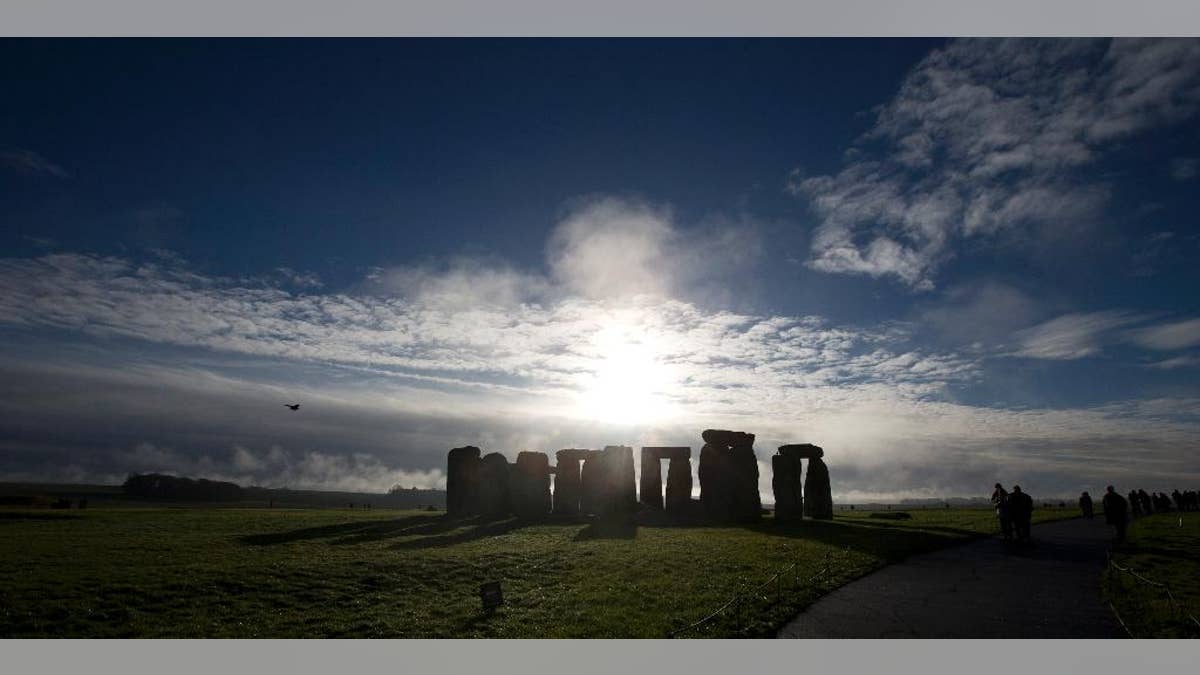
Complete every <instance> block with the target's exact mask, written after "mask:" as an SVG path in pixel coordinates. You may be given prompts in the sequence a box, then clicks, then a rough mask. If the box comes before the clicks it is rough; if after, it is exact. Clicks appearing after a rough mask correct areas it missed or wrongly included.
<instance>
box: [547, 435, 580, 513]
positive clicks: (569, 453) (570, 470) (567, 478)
mask: <svg viewBox="0 0 1200 675" xmlns="http://www.w3.org/2000/svg"><path fill="white" fill-rule="evenodd" d="M587 455H588V451H587V450H577V449H574V448H568V449H565V450H559V451H558V452H556V453H555V454H554V458H555V460H556V462H557V471H556V472H555V474H554V513H556V514H559V515H564V516H574V515H577V514H578V513H579V500H580V495H581V492H582V487H583V482H582V476H581V471H580V462H582V461H583V460H584V459H585V458H586V457H587Z"/></svg>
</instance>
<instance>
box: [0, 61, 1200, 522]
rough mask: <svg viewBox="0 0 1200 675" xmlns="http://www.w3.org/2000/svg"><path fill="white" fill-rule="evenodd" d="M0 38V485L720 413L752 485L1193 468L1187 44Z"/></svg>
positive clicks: (388, 468)
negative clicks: (748, 466) (805, 479)
mask: <svg viewBox="0 0 1200 675" xmlns="http://www.w3.org/2000/svg"><path fill="white" fill-rule="evenodd" d="M0 64H2V65H0V87H2V89H3V91H4V98H5V105H4V106H2V107H0V224H2V225H3V226H2V227H0V480H10V481H15V480H22V481H24V480H39V481H71V482H120V481H121V480H123V479H124V477H125V476H126V475H127V474H128V473H130V472H146V471H162V472H168V473H175V474H181V475H190V476H197V477H208V478H219V479H226V480H234V481H236V482H239V483H242V484H257V485H265V486H270V487H285V486H286V487H293V488H317V489H320V488H325V489H349V490H366V491H382V490H386V489H387V488H389V487H391V486H392V485H396V484H399V485H402V486H404V487H411V486H415V487H426V488H428V487H444V484H445V481H444V468H445V457H446V452H447V451H448V450H449V449H450V448H452V447H457V446H462V445H477V446H479V447H481V448H483V450H484V451H485V452H493V451H496V452H502V453H504V454H506V455H508V456H509V457H510V458H515V456H516V453H517V452H519V451H522V450H536V451H544V452H549V453H552V452H553V451H555V450H557V449H559V448H566V447H592V448H598V447H602V446H605V445H618V444H621V445H631V446H634V447H635V448H636V447H639V446H642V445H688V446H691V447H692V448H693V451H694V456H695V454H696V453H698V451H699V448H700V446H701V445H702V443H703V441H702V440H701V439H700V431H701V430H703V429H705V428H727V429H735V430H743V431H748V432H751V433H755V434H756V435H757V442H756V445H755V448H756V452H757V454H758V457H759V460H760V474H761V481H760V484H761V486H762V492H763V496H764V499H765V500H767V501H771V498H770V493H771V488H770V456H771V455H772V454H774V450H775V447H776V446H778V445H781V444H785V443H815V444H817V445H820V446H822V447H824V448H825V451H826V456H825V459H826V462H827V464H828V465H829V467H830V473H831V477H832V483H833V491H834V495H835V498H836V499H839V500H842V501H864V500H875V499H879V500H892V499H902V498H923V497H941V496H975V495H983V496H986V494H989V493H990V489H991V488H990V486H991V485H992V484H993V483H995V482H997V481H1001V482H1004V483H1005V484H1006V485H1011V484H1013V483H1018V484H1020V485H1021V486H1022V487H1023V488H1024V489H1025V490H1026V491H1028V492H1031V493H1032V494H1033V495H1034V496H1035V497H1037V496H1055V497H1057V496H1069V495H1073V494H1078V492H1080V491H1081V490H1089V491H1091V492H1093V493H1096V492H1098V491H1101V492H1102V491H1103V487H1104V486H1105V485H1106V484H1109V483H1112V484H1115V485H1117V487H1118V488H1121V489H1124V490H1128V489H1131V488H1134V487H1140V488H1144V489H1146V490H1150V491H1159V490H1166V491H1170V490H1171V489H1173V488H1176V487H1179V488H1180V489H1184V488H1185V487H1190V488H1192V489H1195V488H1196V483H1197V482H1200V457H1198V454H1197V449H1198V446H1200V294H1197V292H1196V289H1197V288H1200V265H1197V264H1196V260H1197V257H1198V254H1200V227H1198V224H1197V216H1196V214H1197V213H1200V190H1198V189H1197V187H1198V186H1200V40H1195V39H1181V40H1146V41H1142V40H1103V39H1101V40H1024V41H1023V40H1015V41H1002V40H944V39H937V40H915V39H896V40H881V39H794V40H740V39H721V40H701V39H670V40H629V39H626V40H595V39H588V40H426V39H394V40H290V39H289V40H228V39H223V40H167V39H153V40H42V39H39V40H15V39H7V40H0ZM293 402H298V403H300V404H301V408H300V409H299V410H297V411H295V412H293V411H290V410H288V409H287V408H285V407H283V404H284V403H293ZM693 464H695V462H693Z"/></svg>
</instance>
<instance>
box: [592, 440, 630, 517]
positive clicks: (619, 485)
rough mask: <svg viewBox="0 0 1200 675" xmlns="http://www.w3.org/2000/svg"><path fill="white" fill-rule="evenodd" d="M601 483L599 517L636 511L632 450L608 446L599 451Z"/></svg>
mask: <svg viewBox="0 0 1200 675" xmlns="http://www.w3.org/2000/svg"><path fill="white" fill-rule="evenodd" d="M600 458H601V465H600V466H601V467H603V468H602V473H601V481H600V495H599V496H598V500H597V501H598V504H597V513H598V514H599V515H601V516H620V515H624V514H632V513H633V512H634V511H636V510H637V483H636V481H635V480H634V471H633V448H631V447H629V446H627V445H609V446H605V448H604V450H603V451H601V454H600Z"/></svg>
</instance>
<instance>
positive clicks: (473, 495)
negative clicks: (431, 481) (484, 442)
mask: <svg viewBox="0 0 1200 675" xmlns="http://www.w3.org/2000/svg"><path fill="white" fill-rule="evenodd" d="M479 468H480V467H479V448H477V447H475V446H473V445H468V446H464V447H461V448H454V449H453V450H451V451H450V452H449V453H448V454H447V456H446V513H447V514H449V515H451V516H467V515H474V514H476V513H478V512H479Z"/></svg>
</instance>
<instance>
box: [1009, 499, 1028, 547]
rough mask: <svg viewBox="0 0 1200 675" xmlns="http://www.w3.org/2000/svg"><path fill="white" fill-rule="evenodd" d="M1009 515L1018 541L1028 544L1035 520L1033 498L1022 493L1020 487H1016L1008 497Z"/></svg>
mask: <svg viewBox="0 0 1200 675" xmlns="http://www.w3.org/2000/svg"><path fill="white" fill-rule="evenodd" d="M1008 515H1009V517H1010V518H1012V523H1013V527H1014V528H1016V530H1017V541H1019V542H1023V543H1028V542H1029V527H1030V524H1031V521H1032V519H1033V497H1030V496H1029V495H1027V494H1025V493H1024V492H1021V486H1020V485H1014V486H1013V489H1012V494H1010V495H1009V496H1008Z"/></svg>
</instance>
